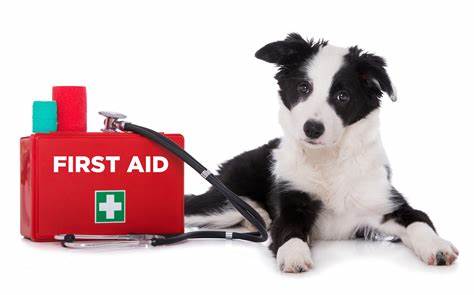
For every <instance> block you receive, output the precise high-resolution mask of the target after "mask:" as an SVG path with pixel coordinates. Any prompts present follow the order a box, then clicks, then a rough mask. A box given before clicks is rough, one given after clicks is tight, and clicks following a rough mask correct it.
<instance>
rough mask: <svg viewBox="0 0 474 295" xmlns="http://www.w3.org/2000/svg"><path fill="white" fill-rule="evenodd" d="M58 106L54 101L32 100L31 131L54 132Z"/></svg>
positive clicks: (56, 123) (56, 124)
mask: <svg viewBox="0 0 474 295" xmlns="http://www.w3.org/2000/svg"><path fill="white" fill-rule="evenodd" d="M57 128H58V107H57V105H56V102H55V101H34V102H33V133H49V132H56V131H57Z"/></svg>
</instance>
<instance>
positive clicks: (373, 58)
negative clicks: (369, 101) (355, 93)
mask: <svg viewBox="0 0 474 295" xmlns="http://www.w3.org/2000/svg"><path fill="white" fill-rule="evenodd" d="M349 52H350V54H349V59H352V60H351V62H353V63H355V64H356V68H357V71H358V72H359V75H360V78H361V79H362V81H363V82H364V83H365V84H366V85H367V86H368V87H369V88H371V89H373V90H375V94H376V96H378V97H380V96H382V91H383V92H385V93H387V94H388V95H389V96H390V99H391V100H392V101H396V100H397V94H396V91H395V88H394V87H393V85H392V82H391V80H390V77H389V76H388V74H387V71H386V70H385V67H386V63H385V60H384V59H383V58H382V57H380V56H377V55H375V54H372V53H362V50H361V49H359V48H357V46H355V47H351V48H350V50H349Z"/></svg>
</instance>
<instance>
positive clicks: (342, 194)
mask: <svg viewBox="0 0 474 295" xmlns="http://www.w3.org/2000/svg"><path fill="white" fill-rule="evenodd" d="M285 148H286V147H285V146H284V145H282V147H281V148H280V149H277V150H275V152H274V159H275V165H274V171H273V172H274V174H275V176H276V177H277V178H280V179H282V180H285V181H287V182H289V184H290V186H291V187H292V188H293V189H296V190H300V191H304V192H306V193H308V194H309V195H310V196H312V197H313V198H315V199H318V200H321V201H322V203H323V211H322V212H321V214H320V216H319V218H318V220H317V222H316V226H315V228H316V229H317V230H316V231H315V232H317V238H321V239H343V238H348V237H349V236H351V235H352V234H353V232H354V230H355V229H357V227H359V226H362V225H370V224H375V223H377V222H380V221H379V220H378V219H379V217H380V216H381V214H385V213H388V212H389V211H390V210H391V202H390V201H389V195H390V183H389V181H388V179H387V172H386V169H385V165H386V163H387V161H386V158H385V154H384V153H383V150H382V151H381V152H380V151H378V147H377V146H375V148H374V150H369V151H367V153H361V154H356V155H354V156H351V157H340V155H332V154H319V156H325V157H327V158H325V159H314V158H313V159H311V158H309V157H308V156H307V155H305V154H302V153H297V152H296V153H295V151H293V153H292V155H293V156H288V155H289V153H288V151H287V150H285ZM319 160H320V161H319ZM377 216H378V217H377Z"/></svg>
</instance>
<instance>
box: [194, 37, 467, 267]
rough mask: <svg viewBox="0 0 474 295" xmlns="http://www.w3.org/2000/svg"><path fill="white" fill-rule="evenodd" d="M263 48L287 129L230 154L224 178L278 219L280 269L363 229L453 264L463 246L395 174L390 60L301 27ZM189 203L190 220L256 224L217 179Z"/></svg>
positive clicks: (306, 262)
mask: <svg viewBox="0 0 474 295" xmlns="http://www.w3.org/2000/svg"><path fill="white" fill-rule="evenodd" d="M255 56H256V57H257V58H259V59H261V60H264V61H266V62H270V63H274V64H276V65H278V66H279V69H278V73H277V74H276V76H275V78H276V79H277V81H278V85H279V86H280V90H279V94H280V97H281V99H280V106H281V107H280V114H279V121H280V124H281V126H282V128H283V132H284V136H283V137H282V138H281V139H274V140H272V141H270V142H268V143H267V144H265V145H263V146H261V147H259V148H257V149H254V150H251V151H247V152H244V153H242V154H240V155H238V156H236V157H235V158H233V159H231V160H229V161H227V162H225V163H224V164H222V166H221V168H220V171H219V177H220V178H221V180H222V181H223V182H224V183H225V184H226V185H227V186H228V187H229V188H230V189H231V190H233V191H234V192H235V193H237V194H238V195H240V196H242V197H244V198H245V199H246V201H247V202H249V203H250V204H251V205H252V206H253V207H255V209H257V211H259V213H261V215H262V216H263V217H264V219H265V221H266V222H267V225H270V231H271V238H272V244H271V245H270V249H271V250H272V251H273V253H274V254H275V255H276V259H277V263H278V266H279V267H280V269H281V270H282V271H284V272H302V271H307V270H309V269H310V268H311V267H312V266H313V261H312V259H311V251H310V244H311V241H313V240H318V239H323V240H339V239H351V238H356V237H359V236H360V234H361V233H364V232H365V233H366V234H367V233H368V232H378V233H384V234H388V235H393V236H397V237H399V238H400V239H401V241H402V242H403V243H404V244H405V245H406V246H408V247H409V248H411V249H412V250H413V252H414V253H415V254H416V255H417V256H419V257H420V258H421V259H422V260H423V261H424V262H425V263H427V264H431V265H449V264H452V263H453V262H454V260H455V259H456V258H457V255H458V251H457V250H456V248H455V247H454V246H453V245H452V244H451V243H450V242H448V241H446V240H444V239H442V238H441V237H439V236H438V235H437V233H436V230H435V228H434V226H433V223H432V222H431V220H430V219H429V217H428V216H427V215H426V214H425V213H424V212H422V211H419V210H416V209H413V208H412V207H411V206H410V205H409V204H408V203H407V201H406V200H405V199H404V198H403V196H402V195H401V194H400V193H399V192H398V191H397V190H396V189H395V188H394V187H393V186H392V185H391V182H390V174H391V172H390V166H389V163H388V160H387V157H386V155H385V151H384V148H383V146H382V142H381V139H380V134H379V106H380V98H381V97H382V94H383V92H385V93H386V94H388V95H389V96H390V97H391V98H392V99H393V100H395V99H396V96H395V91H394V88H393V86H392V84H391V81H390V78H389V76H388V75H387V72H386V70H385V61H384V59H383V58H381V57H379V56H377V55H374V54H370V53H364V52H363V51H362V50H361V49H359V48H357V47H350V48H341V47H335V46H331V45H329V44H328V43H327V42H326V41H319V42H313V41H312V40H310V41H306V40H304V39H303V38H302V37H301V36H300V35H298V34H295V33H293V34H290V35H289V36H288V37H287V38H286V39H285V40H283V41H277V42H273V43H270V44H268V45H266V46H264V47H263V48H261V49H260V50H258V51H257V53H256V54H255ZM185 212H186V223H187V224H188V225H193V226H205V227H214V228H226V227H232V226H236V225H244V226H246V227H251V226H250V225H249V224H248V222H246V221H245V220H243V217H242V216H241V215H240V214H239V213H238V212H237V211H236V210H235V209H233V208H232V206H231V205H229V203H228V202H227V201H226V200H225V199H224V197H223V196H222V195H220V194H219V193H218V192H216V191H215V190H214V189H212V188H211V189H210V190H209V191H207V192H206V193H204V194H202V195H196V196H188V197H187V198H186V206H185Z"/></svg>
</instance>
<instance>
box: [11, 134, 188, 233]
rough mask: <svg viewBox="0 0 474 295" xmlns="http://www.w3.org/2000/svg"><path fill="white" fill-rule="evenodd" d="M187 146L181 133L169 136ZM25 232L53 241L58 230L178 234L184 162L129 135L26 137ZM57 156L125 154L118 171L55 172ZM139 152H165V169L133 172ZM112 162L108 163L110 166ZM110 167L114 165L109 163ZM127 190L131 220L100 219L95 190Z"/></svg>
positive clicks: (23, 178) (23, 143) (181, 227)
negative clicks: (134, 159) (55, 157)
mask: <svg viewBox="0 0 474 295" xmlns="http://www.w3.org/2000/svg"><path fill="white" fill-rule="evenodd" d="M166 136H167V137H168V138H170V139H171V140H172V141H174V142H175V143H177V144H178V145H179V146H181V147H183V146H184V138H183V137H182V136H181V135H178V134H166ZM20 147H21V234H22V235H23V236H25V237H27V238H30V239H32V240H33V241H51V240H53V237H54V235H56V234H67V233H73V234H130V233H148V234H160V233H161V234H176V233H182V232H183V231H184V212H183V211H184V208H183V194H184V179H183V178H184V165H183V162H182V161H181V160H179V159H178V158H177V157H176V156H174V155H172V154H171V153H170V152H168V151H167V150H165V149H163V148H162V147H160V146H158V145H156V144H154V143H153V142H151V141H149V140H147V139H145V138H143V137H140V136H139V135H135V134H128V133H51V134H34V135H31V136H29V137H25V138H22V139H21V141H20ZM54 156H87V157H90V158H92V157H94V156H120V160H119V161H117V162H116V170H115V172H111V171H110V168H111V167H106V169H105V170H104V171H103V172H100V173H95V172H88V173H87V172H84V171H83V170H81V172H68V169H67V168H66V167H60V168H58V171H57V172H56V173H55V172H54V171H53V170H54V167H53V165H54V163H53V157H54ZM133 156H138V157H139V159H142V160H141V162H142V163H143V167H145V157H146V156H162V157H165V158H166V159H167V160H168V164H169V165H168V168H167V169H166V170H165V171H163V172H139V171H137V170H134V171H131V172H127V169H128V167H129V163H130V161H131V159H132V157H133ZM106 166H107V165H106ZM109 166H110V165H109ZM98 190H125V191H126V206H125V208H126V211H125V213H126V219H125V222H122V223H96V222H95V214H96V211H95V210H96V208H95V191H98Z"/></svg>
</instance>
